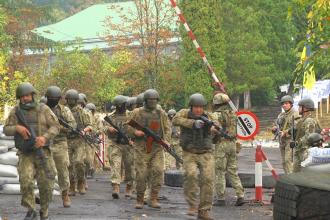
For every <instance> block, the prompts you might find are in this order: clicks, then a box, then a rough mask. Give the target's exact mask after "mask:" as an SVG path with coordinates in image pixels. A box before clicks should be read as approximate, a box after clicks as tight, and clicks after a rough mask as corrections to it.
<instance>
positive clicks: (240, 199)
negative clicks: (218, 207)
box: [235, 198, 245, 206]
mask: <svg viewBox="0 0 330 220" xmlns="http://www.w3.org/2000/svg"><path fill="white" fill-rule="evenodd" d="M244 203H245V201H244V198H237V200H236V203H235V206H242V205H244Z"/></svg>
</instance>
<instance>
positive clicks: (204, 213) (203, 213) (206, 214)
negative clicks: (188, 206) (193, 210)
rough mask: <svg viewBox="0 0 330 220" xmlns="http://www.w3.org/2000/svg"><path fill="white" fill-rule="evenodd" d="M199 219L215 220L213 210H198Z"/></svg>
mask: <svg viewBox="0 0 330 220" xmlns="http://www.w3.org/2000/svg"><path fill="white" fill-rule="evenodd" d="M197 219H202V220H213V218H212V217H211V211H210V210H208V209H206V210H198V216H197Z"/></svg>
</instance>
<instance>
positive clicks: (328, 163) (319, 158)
mask: <svg viewBox="0 0 330 220" xmlns="http://www.w3.org/2000/svg"><path fill="white" fill-rule="evenodd" d="M301 166H302V167H305V168H306V169H308V170H315V171H322V172H323V171H324V172H330V148H319V147H313V148H310V149H308V157H307V159H306V160H304V161H303V162H302V163H301Z"/></svg>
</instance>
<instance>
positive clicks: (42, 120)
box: [3, 104, 60, 147]
mask: <svg viewBox="0 0 330 220" xmlns="http://www.w3.org/2000/svg"><path fill="white" fill-rule="evenodd" d="M18 108H19V105H17V106H16V107H15V108H13V109H12V110H11V112H10V113H9V116H8V118H7V119H6V122H5V125H4V128H3V131H4V133H5V135H7V136H14V135H16V125H20V124H21V123H20V122H19V121H18V119H17V117H16V114H15V113H16V109H18ZM22 112H24V114H25V115H36V117H35V123H36V127H35V129H34V130H35V132H36V136H43V137H45V138H46V140H47V143H48V144H49V143H50V142H51V141H52V140H53V139H54V138H55V137H56V135H58V134H59V132H60V124H59V122H58V120H57V117H56V116H55V114H54V113H53V112H52V110H51V109H50V108H49V107H48V106H47V105H45V104H38V105H37V106H36V108H33V109H31V110H28V111H25V110H22ZM31 127H32V126H31ZM32 129H33V127H32ZM15 141H16V140H15ZM17 147H20V146H17Z"/></svg>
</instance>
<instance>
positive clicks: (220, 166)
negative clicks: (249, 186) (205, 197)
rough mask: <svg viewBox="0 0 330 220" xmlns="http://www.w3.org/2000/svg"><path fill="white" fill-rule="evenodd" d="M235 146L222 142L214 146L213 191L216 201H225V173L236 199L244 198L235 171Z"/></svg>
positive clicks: (231, 143) (228, 142)
mask: <svg viewBox="0 0 330 220" xmlns="http://www.w3.org/2000/svg"><path fill="white" fill-rule="evenodd" d="M237 169H238V167H237V154H236V144H235V142H232V141H222V142H221V143H220V144H217V145H216V146H215V191H216V194H217V197H218V199H225V191H226V176H225V175H226V173H227V174H228V176H229V179H230V182H231V185H232V187H233V188H234V190H235V192H236V196H237V197H238V198H244V189H243V186H242V183H241V180H240V178H239V177H238V171H237Z"/></svg>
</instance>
